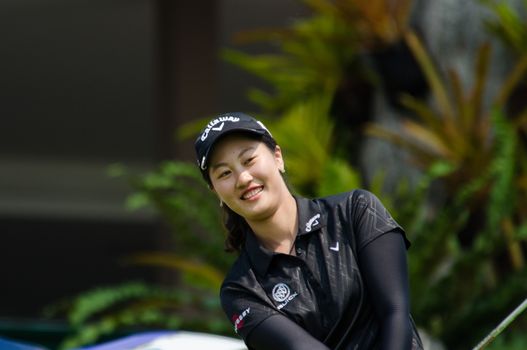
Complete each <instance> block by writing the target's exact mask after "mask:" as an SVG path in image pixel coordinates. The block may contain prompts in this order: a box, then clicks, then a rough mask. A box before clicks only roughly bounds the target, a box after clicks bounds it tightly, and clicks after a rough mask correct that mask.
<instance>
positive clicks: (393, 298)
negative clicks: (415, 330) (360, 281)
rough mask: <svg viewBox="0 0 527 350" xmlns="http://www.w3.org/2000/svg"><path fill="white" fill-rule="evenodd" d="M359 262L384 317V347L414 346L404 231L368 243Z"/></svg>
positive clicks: (401, 349)
mask: <svg viewBox="0 0 527 350" xmlns="http://www.w3.org/2000/svg"><path fill="white" fill-rule="evenodd" d="M359 264H360V269H361V271H362V275H363V277H364V280H365V283H366V287H367V289H368V293H369V294H370V295H371V300H372V303H373V307H374V310H375V313H376V315H377V317H378V319H379V321H380V337H381V339H380V340H381V341H380V344H381V347H380V349H381V350H407V349H410V348H411V345H412V328H411V324H410V317H409V314H410V311H409V309H410V307H409V298H408V293H409V292H408V273H407V264H406V246H405V241H404V238H403V235H402V234H401V232H399V231H398V230H394V231H391V232H388V233H386V234H383V235H382V236H380V237H378V238H376V239H375V240H373V241H371V242H370V243H368V244H367V245H366V246H365V247H364V248H363V249H361V250H360V251H359Z"/></svg>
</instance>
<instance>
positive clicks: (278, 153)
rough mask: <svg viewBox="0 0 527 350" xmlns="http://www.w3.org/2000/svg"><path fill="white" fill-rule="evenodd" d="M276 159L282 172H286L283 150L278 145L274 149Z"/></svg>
mask: <svg viewBox="0 0 527 350" xmlns="http://www.w3.org/2000/svg"><path fill="white" fill-rule="evenodd" d="M274 158H275V161H276V165H277V166H278V169H279V170H280V172H281V173H283V172H285V164H284V158H283V157H282V149H281V148H280V146H278V145H276V147H275V148H274Z"/></svg>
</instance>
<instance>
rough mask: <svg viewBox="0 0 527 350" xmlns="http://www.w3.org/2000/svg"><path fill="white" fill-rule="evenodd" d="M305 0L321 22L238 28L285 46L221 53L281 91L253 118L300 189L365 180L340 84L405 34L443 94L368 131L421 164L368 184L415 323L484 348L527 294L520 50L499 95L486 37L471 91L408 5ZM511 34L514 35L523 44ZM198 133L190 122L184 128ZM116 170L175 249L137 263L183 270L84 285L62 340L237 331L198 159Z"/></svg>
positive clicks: (257, 98)
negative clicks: (405, 262)
mask: <svg viewBox="0 0 527 350" xmlns="http://www.w3.org/2000/svg"><path fill="white" fill-rule="evenodd" d="M305 2H306V4H308V5H309V6H311V8H312V9H313V15H312V17H310V18H307V19H302V20H298V21H297V22H296V23H294V24H292V25H291V26H290V27H288V28H285V29H274V30H258V31H252V32H249V33H242V34H240V36H239V37H238V40H239V41H240V42H244V43H246V42H249V41H251V40H267V41H271V42H274V43H275V44H276V45H277V47H278V48H279V53H277V54H273V55H256V56H253V55H247V54H245V53H242V52H237V51H233V50H229V51H226V52H225V58H226V59H227V60H228V61H229V62H231V63H233V64H236V65H238V66H240V67H242V68H243V69H246V70H248V71H250V72H252V73H254V74H256V75H257V76H260V77H261V78H263V79H265V80H266V81H267V82H268V83H269V84H270V86H271V87H272V91H271V92H263V91H261V90H251V91H250V92H249V97H250V98H251V99H252V100H253V101H254V102H255V103H256V104H257V105H258V106H259V107H260V109H261V111H262V112H261V113H260V115H258V116H257V117H258V118H260V119H262V120H263V121H264V122H265V123H266V124H267V125H268V127H269V129H270V130H271V132H272V133H273V136H274V137H275V138H276V139H277V140H278V142H279V144H280V145H281V147H282V149H283V153H284V157H285V160H286V171H287V177H288V181H289V182H290V185H291V187H292V188H293V189H294V191H295V192H298V193H300V194H303V195H306V196H321V195H326V194H331V193H337V192H341V191H346V190H349V189H352V188H356V187H361V186H363V184H364V183H366V181H364V179H361V176H360V174H359V172H358V171H357V170H356V169H354V168H353V167H352V166H351V165H350V164H349V161H348V159H347V158H346V154H347V153H349V150H348V149H343V148H342V144H340V143H338V142H337V141H338V140H337V139H338V137H339V136H338V135H343V134H345V133H346V132H351V130H341V129H339V127H337V126H336V122H335V120H334V115H333V111H332V104H333V102H334V98H335V93H336V91H337V89H338V87H339V85H340V84H342V82H343V81H346V80H349V79H351V80H354V79H358V80H368V81H370V82H372V83H378V77H379V75H378V72H376V71H375V69H374V68H372V67H369V66H365V65H363V64H362V63H363V61H361V60H360V59H359V56H360V55H363V54H364V52H365V51H366V52H368V51H369V52H373V51H375V50H376V49H378V48H385V47H389V46H390V45H397V44H398V43H399V42H400V41H404V42H405V44H407V45H408V47H409V48H410V49H411V50H412V53H413V55H414V57H415V59H416V61H417V62H418V63H419V65H420V68H421V69H422V71H423V73H424V74H425V76H426V79H427V81H428V85H429V87H430V91H431V97H432V99H431V100H430V101H428V100H427V101H424V100H420V99H417V98H414V97H410V96H404V97H403V98H402V100H401V101H402V102H401V103H402V105H403V106H404V107H405V108H406V111H407V113H408V118H404V119H403V120H401V123H402V133H394V132H393V131H391V130H389V129H386V128H384V127H381V126H379V125H370V126H369V128H368V132H369V133H370V135H375V136H377V137H383V138H385V139H387V140H389V141H390V142H392V143H393V144H394V145H396V146H400V147H403V148H405V149H406V150H407V152H408V154H409V159H410V161H409V163H407V164H401V166H408V167H416V168H418V169H419V170H420V171H421V174H422V175H421V177H420V178H419V179H418V180H417V181H414V182H411V181H410V180H408V179H401V181H400V183H399V186H398V187H397V188H395V189H394V190H393V191H392V192H390V193H386V192H383V191H382V188H383V186H382V183H383V179H384V178H386V176H390V174H385V173H384V174H383V173H382V171H380V172H379V174H378V176H377V177H376V178H375V179H368V180H369V181H368V182H369V183H370V188H369V189H370V190H372V191H373V192H375V193H376V194H378V195H379V196H380V197H381V199H382V201H383V202H384V203H385V204H386V206H387V207H388V208H389V209H390V211H391V212H392V214H393V215H394V217H395V218H396V219H397V220H398V221H399V222H400V223H401V224H402V225H403V226H404V227H405V228H406V230H407V232H408V235H409V237H410V239H411V241H412V243H413V246H412V248H411V249H410V251H409V261H410V264H409V272H410V281H411V289H412V299H411V300H412V313H413V314H414V318H415V319H416V321H417V323H418V325H419V326H421V327H424V328H426V330H427V331H428V332H429V333H430V334H432V335H433V336H435V337H437V338H438V339H440V340H441V341H442V342H444V343H445V344H446V345H447V347H448V349H465V348H467V347H469V346H473V345H475V344H477V343H478V341H479V340H480V339H481V338H483V337H484V336H485V335H486V334H487V333H488V332H489V331H490V330H491V329H492V328H493V327H494V326H495V325H496V324H497V323H499V321H500V320H501V319H502V318H503V317H505V316H506V314H507V311H510V309H511V308H512V307H514V306H515V305H516V304H517V303H518V302H519V301H521V300H523V299H524V297H525V295H526V294H527V273H526V270H525V254H526V246H527V220H526V219H527V154H526V153H527V144H526V142H527V137H526V134H527V108H526V107H527V105H526V104H525V101H524V102H523V105H522V108H521V109H520V110H515V112H514V113H512V112H511V108H509V102H510V96H512V95H513V93H514V91H515V89H516V88H517V87H518V86H519V85H521V83H522V81H523V80H524V78H525V71H526V70H527V58H526V57H527V56H525V51H522V53H521V54H519V55H518V56H517V60H516V65H515V67H513V68H512V70H511V73H510V75H509V76H508V77H506V78H504V79H503V81H502V86H501V88H500V89H499V91H498V92H497V94H496V96H495V98H494V99H493V100H492V101H487V100H486V99H485V97H484V96H485V91H486V88H487V86H486V85H487V83H488V81H487V80H488V70H489V65H490V64H492V63H491V62H490V52H491V49H492V48H491V47H490V45H483V46H482V47H481V49H480V51H479V53H478V56H477V61H476V62H474V73H473V76H474V84H473V86H472V89H470V90H469V91H464V90H463V88H462V87H463V86H464V84H463V81H461V77H460V75H459V74H457V73H456V72H455V71H448V72H446V73H444V72H441V71H440V70H439V68H438V67H437V65H435V64H434V60H437V59H440V58H432V57H430V56H429V54H428V53H427V52H426V50H425V48H424V45H423V44H422V43H421V41H420V40H419V38H418V37H417V36H416V35H415V34H413V33H412V32H411V31H409V28H408V17H409V13H410V10H411V4H412V2H411V1H399V2H388V1H383V0H369V1H362V0H361V1H351V0H340V1H328V0H306V1H305ZM389 3H391V4H392V6H388V4H389ZM490 3H491V1H487V4H490ZM393 4H395V6H394V5H393ZM489 6H490V5H489ZM493 6H494V5H492V6H490V7H489V8H490V9H491V10H493V11H494V12H493V13H495V14H496V16H497V18H498V19H499V21H497V22H495V23H494V27H493V28H494V32H495V33H498V32H499V31H497V30H496V28H497V26H498V24H499V25H500V26H502V27H503V28H502V29H501V32H502V33H507V32H509V31H511V30H512V31H516V30H520V29H514V28H518V27H522V28H525V22H517V21H521V17H515V16H513V15H511V14H510V13H508V12H507V11H505V10H504V7H503V6H502V5H500V6H501V7H500V6H497V5H496V6H494V7H493ZM505 18H509V19H510V18H512V19H510V20H509V22H506V21H505V20H504V19H505ZM515 21H516V22H515ZM520 24H521V25H520ZM505 27H506V28H505ZM511 28H512V29H511ZM500 35H501V34H500ZM503 35H505V34H503ZM515 35H516V34H515ZM517 39H518V38H517ZM520 39H521V38H520ZM515 40H516V39H515ZM518 40H519V39H518ZM518 40H516V41H518ZM521 40H524V39H521ZM516 41H515V42H514V43H513V41H512V39H511V40H507V41H506V42H510V44H511V45H512V46H513V47H519V46H518V45H519V44H517V43H516ZM445 77H446V78H445ZM201 124H202V123H201V122H200V125H201ZM195 130H196V128H195V126H189V127H187V128H186V129H185V130H183V131H182V133H183V134H186V135H190V134H192V133H193V132H195ZM113 170H114V172H115V173H117V174H120V175H121V176H124V177H126V178H128V179H129V180H130V181H131V184H132V187H133V188H134V190H135V193H134V194H133V195H132V196H131V197H130V198H129V200H128V205H129V206H130V207H131V208H132V209H137V208H143V207H145V206H148V207H150V208H154V209H155V210H156V212H157V213H159V214H160V215H161V216H162V217H163V218H164V219H165V220H166V221H167V222H168V224H169V226H170V229H171V232H173V233H174V235H173V236H174V241H175V244H174V249H172V250H171V251H169V252H145V254H141V255H138V256H135V257H131V258H130V260H129V262H131V263H137V264H146V265H149V266H156V267H159V268H163V269H171V270H174V271H176V272H177V274H176V276H177V279H176V280H175V281H174V284H172V285H169V286H151V285H146V284H143V283H129V284H124V285H120V286H110V287H107V288H99V289H96V290H93V291H89V292H87V293H85V294H83V295H80V296H78V297H77V298H76V299H74V300H73V302H72V303H70V304H69V309H68V310H69V317H70V320H71V322H72V324H73V325H74V326H75V327H76V329H77V330H78V332H77V333H76V334H75V335H74V336H73V337H72V338H70V339H69V340H67V342H66V343H65V344H68V345H71V344H80V343H86V342H93V341H94V340H95V339H96V338H97V337H98V336H100V335H101V334H105V333H109V332H112V331H114V330H115V329H117V328H119V327H121V326H126V325H135V326H137V325H141V324H156V325H164V326H166V327H178V328H190V329H201V330H206V331H210V332H216V333H224V334H230V335H232V332H231V331H230V326H229V325H228V322H227V321H226V320H225V317H224V316H223V315H222V312H221V310H220V307H219V302H218V300H217V292H218V288H219V283H220V282H221V279H222V276H223V274H224V273H225V271H226V270H227V269H228V267H229V265H230V264H231V262H232V259H233V257H232V256H230V255H227V254H225V253H223V251H222V249H221V247H222V245H223V243H222V241H223V238H224V233H223V231H222V229H221V224H220V217H219V210H218V207H217V206H218V205H217V200H216V199H215V198H214V196H213V195H212V193H211V192H210V191H209V189H208V188H207V187H206V186H205V183H204V181H203V180H202V179H201V175H200V174H199V171H198V169H197V167H196V166H195V165H194V164H186V163H181V162H177V161H171V162H166V163H163V164H161V165H160V167H159V168H158V169H156V170H154V171H152V172H151V173H149V174H146V175H145V176H141V177H129V176H127V175H126V171H124V170H123V169H122V168H120V167H115V168H114V169H113ZM381 170H382V169H381ZM525 326H527V321H526V320H525V317H523V318H521V317H520V318H518V320H517V321H516V322H515V323H514V324H513V325H512V326H511V329H510V330H508V331H505V333H504V335H502V336H500V337H499V338H498V339H497V340H496V341H495V342H494V343H492V346H491V347H490V348H491V349H520V348H522V349H523V348H525V346H526V344H527V343H526V342H527V338H526V337H525V335H524V334H523V333H522V332H521V331H520V330H521V329H522V327H525Z"/></svg>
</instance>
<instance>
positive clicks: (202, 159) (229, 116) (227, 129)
mask: <svg viewBox="0 0 527 350" xmlns="http://www.w3.org/2000/svg"><path fill="white" fill-rule="evenodd" d="M233 131H246V132H249V133H253V134H257V135H264V134H267V135H269V136H271V137H272V135H271V133H270V132H269V130H267V128H266V127H265V126H264V125H263V124H262V123H261V122H259V121H258V120H256V119H254V118H253V117H251V116H248V115H247V114H244V113H240V112H235V113H225V114H221V115H218V116H216V117H215V118H214V119H212V120H211V121H210V122H209V123H208V124H207V126H205V129H203V131H202V132H201V133H200V134H199V135H198V138H197V139H196V142H195V143H194V147H195V149H196V155H197V157H198V166H199V167H200V169H201V171H202V172H203V171H205V170H206V169H207V165H208V164H207V161H208V156H209V153H210V150H211V149H212V146H214V144H215V143H216V141H218V139H219V138H220V137H221V136H225V135H226V134H228V133H231V132H233Z"/></svg>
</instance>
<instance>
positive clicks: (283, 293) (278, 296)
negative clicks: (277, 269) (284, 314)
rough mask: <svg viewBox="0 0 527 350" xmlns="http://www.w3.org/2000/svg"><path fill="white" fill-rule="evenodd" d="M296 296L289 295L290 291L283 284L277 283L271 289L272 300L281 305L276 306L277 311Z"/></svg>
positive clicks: (295, 294)
mask: <svg viewBox="0 0 527 350" xmlns="http://www.w3.org/2000/svg"><path fill="white" fill-rule="evenodd" d="M297 295H298V293H296V292H295V293H293V294H291V289H290V288H289V286H288V285H287V284H285V283H277V284H276V285H275V286H274V287H273V299H274V300H275V301H276V302H278V303H281V304H279V305H278V306H277V307H278V309H279V310H280V309H281V308H283V307H284V306H286V305H287V304H288V303H289V302H290V301H291V300H293V299H294V298H296V296H297Z"/></svg>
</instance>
